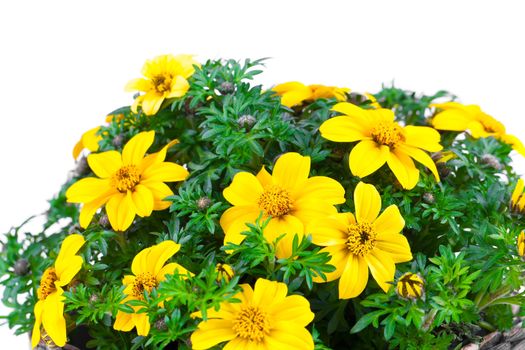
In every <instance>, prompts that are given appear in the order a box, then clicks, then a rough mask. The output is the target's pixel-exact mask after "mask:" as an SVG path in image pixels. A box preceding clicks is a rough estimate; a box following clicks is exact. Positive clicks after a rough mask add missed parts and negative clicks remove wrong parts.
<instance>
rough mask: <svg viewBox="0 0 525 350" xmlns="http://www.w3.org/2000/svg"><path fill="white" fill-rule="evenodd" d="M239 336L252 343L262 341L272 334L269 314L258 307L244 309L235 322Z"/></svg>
mask: <svg viewBox="0 0 525 350" xmlns="http://www.w3.org/2000/svg"><path fill="white" fill-rule="evenodd" d="M233 331H234V332H235V333H237V336H239V337H241V338H243V339H249V340H251V341H258V342H259V341H262V340H263V339H264V336H265V335H267V334H269V333H270V320H269V319H268V314H267V313H266V312H264V311H261V310H260V309H259V308H258V307H256V306H247V307H244V308H243V309H242V310H241V312H239V313H238V314H237V316H236V317H235V319H234V320H233Z"/></svg>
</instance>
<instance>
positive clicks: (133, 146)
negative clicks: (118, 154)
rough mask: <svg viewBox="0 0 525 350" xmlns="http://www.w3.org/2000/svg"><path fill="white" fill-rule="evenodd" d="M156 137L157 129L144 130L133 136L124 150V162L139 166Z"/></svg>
mask: <svg viewBox="0 0 525 350" xmlns="http://www.w3.org/2000/svg"><path fill="white" fill-rule="evenodd" d="M154 139H155V131H143V132H141V133H138V134H137V135H135V136H133V137H132V138H131V140H129V141H128V142H127V143H126V145H125V146H124V149H123V150H122V164H124V165H130V164H134V165H137V166H138V165H139V164H140V162H141V161H142V158H144V155H145V154H146V151H147V150H148V148H150V147H151V145H152V144H153V140H154Z"/></svg>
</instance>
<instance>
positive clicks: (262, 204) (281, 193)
mask: <svg viewBox="0 0 525 350" xmlns="http://www.w3.org/2000/svg"><path fill="white" fill-rule="evenodd" d="M257 204H259V208H260V209H261V210H262V211H264V213H265V214H266V215H270V216H272V217H274V218H278V217H280V216H283V215H286V214H288V213H289V212H290V211H291V210H292V209H293V202H292V199H291V198H290V192H288V191H287V190H285V189H284V188H282V187H280V186H277V185H272V186H268V187H267V188H266V189H265V190H264V192H263V194H261V196H260V197H259V200H258V201H257Z"/></svg>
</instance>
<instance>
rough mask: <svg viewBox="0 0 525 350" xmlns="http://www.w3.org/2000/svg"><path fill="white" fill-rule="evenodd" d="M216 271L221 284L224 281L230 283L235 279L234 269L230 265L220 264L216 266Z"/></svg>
mask: <svg viewBox="0 0 525 350" xmlns="http://www.w3.org/2000/svg"><path fill="white" fill-rule="evenodd" d="M215 271H217V282H221V281H222V280H225V281H226V282H229V281H231V279H232V277H233V269H232V267H231V266H230V265H228V264H221V263H218V264H217V265H216V266H215Z"/></svg>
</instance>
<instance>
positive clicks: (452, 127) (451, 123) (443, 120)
mask: <svg viewBox="0 0 525 350" xmlns="http://www.w3.org/2000/svg"><path fill="white" fill-rule="evenodd" d="M471 121H472V115H470V114H469V113H468V112H466V111H463V110H459V109H449V110H445V111H442V112H439V113H438V114H436V115H435V116H434V117H433V118H432V126H433V127H434V128H436V129H438V130H449V131H465V130H467V128H468V124H469V123H470V122H471Z"/></svg>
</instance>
